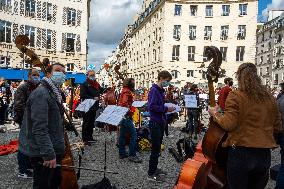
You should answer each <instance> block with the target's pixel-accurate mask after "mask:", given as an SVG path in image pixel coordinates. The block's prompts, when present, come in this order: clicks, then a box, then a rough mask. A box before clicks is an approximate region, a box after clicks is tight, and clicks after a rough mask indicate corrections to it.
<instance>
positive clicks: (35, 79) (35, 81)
mask: <svg viewBox="0 0 284 189" xmlns="http://www.w3.org/2000/svg"><path fill="white" fill-rule="evenodd" d="M30 81H31V83H33V84H35V85H37V84H39V82H40V78H39V76H32V77H31V80H30Z"/></svg>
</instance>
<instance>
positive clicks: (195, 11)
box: [174, 4, 248, 17]
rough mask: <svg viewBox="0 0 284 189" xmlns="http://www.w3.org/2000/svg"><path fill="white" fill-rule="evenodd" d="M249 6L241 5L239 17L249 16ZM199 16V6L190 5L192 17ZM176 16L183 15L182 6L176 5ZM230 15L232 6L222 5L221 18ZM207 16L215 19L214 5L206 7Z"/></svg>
mask: <svg viewBox="0 0 284 189" xmlns="http://www.w3.org/2000/svg"><path fill="white" fill-rule="evenodd" d="M247 11H248V4H239V15H240V16H244V15H247ZM197 14H198V5H190V15H191V16H197ZM174 15H175V16H181V15H182V5H175V12H174ZM229 15H230V5H222V14H221V16H229ZM205 16H206V17H213V5H206V7H205Z"/></svg>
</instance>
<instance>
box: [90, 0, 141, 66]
mask: <svg viewBox="0 0 284 189" xmlns="http://www.w3.org/2000/svg"><path fill="white" fill-rule="evenodd" d="M141 5H142V0H108V1H103V0H93V1H91V17H90V31H89V35H88V43H89V57H88V61H89V64H97V65H99V64H102V63H103V62H104V59H105V58H106V57H107V56H109V55H111V52H112V51H113V50H114V49H115V47H116V46H117V44H118V43H119V41H120V40H121V39H122V37H123V34H124V31H125V28H126V27H127V25H129V24H131V23H132V21H133V17H134V15H135V14H136V13H137V11H138V10H139V9H140V7H141Z"/></svg>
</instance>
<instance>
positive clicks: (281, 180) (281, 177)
mask: <svg viewBox="0 0 284 189" xmlns="http://www.w3.org/2000/svg"><path fill="white" fill-rule="evenodd" d="M279 144H280V148H281V150H280V154H281V165H280V168H279V171H278V175H277V180H276V187H275V189H282V188H284V137H283V136H282V137H281V138H280V139H279Z"/></svg>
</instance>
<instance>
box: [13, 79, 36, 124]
mask: <svg viewBox="0 0 284 189" xmlns="http://www.w3.org/2000/svg"><path fill="white" fill-rule="evenodd" d="M36 87H37V86H33V84H32V83H30V82H26V83H24V84H22V85H20V86H19V87H18V89H17V90H16V92H15V96H14V114H15V116H14V121H15V122H16V123H18V124H20V125H21V124H22V120H23V116H24V111H25V107H26V102H27V100H28V98H29V96H30V94H31V92H32V91H33V90H34V89H35V88H36Z"/></svg>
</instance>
